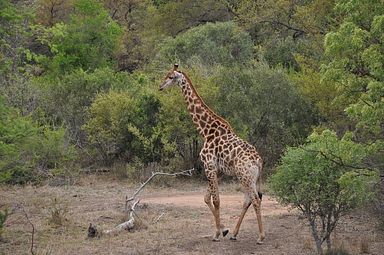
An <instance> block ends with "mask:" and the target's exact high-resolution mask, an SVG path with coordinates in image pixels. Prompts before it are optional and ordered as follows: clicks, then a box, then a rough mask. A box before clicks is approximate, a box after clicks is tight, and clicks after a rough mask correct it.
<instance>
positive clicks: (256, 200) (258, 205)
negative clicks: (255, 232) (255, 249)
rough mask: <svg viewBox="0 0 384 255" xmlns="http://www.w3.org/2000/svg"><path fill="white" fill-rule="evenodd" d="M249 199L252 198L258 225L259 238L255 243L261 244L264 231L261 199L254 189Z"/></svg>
mask: <svg viewBox="0 0 384 255" xmlns="http://www.w3.org/2000/svg"><path fill="white" fill-rule="evenodd" d="M251 200H252V205H253V208H254V209H255V213H256V218H257V224H258V227H259V238H258V239H257V243H258V244H262V243H263V240H264V238H265V232H264V227H263V222H262V219H261V199H260V197H259V194H258V192H257V191H256V189H255V190H254V192H253V193H252V197H251Z"/></svg>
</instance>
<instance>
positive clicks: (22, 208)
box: [20, 205, 35, 255]
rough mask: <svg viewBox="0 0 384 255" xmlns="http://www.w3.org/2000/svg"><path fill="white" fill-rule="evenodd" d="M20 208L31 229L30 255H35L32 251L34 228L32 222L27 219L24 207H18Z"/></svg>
mask: <svg viewBox="0 0 384 255" xmlns="http://www.w3.org/2000/svg"><path fill="white" fill-rule="evenodd" d="M20 207H21V210H22V211H23V213H24V215H25V218H26V219H27V221H28V223H29V224H30V225H31V227H32V233H31V249H30V251H31V254H32V255H35V252H34V251H33V247H34V237H35V226H34V225H33V223H32V221H31V220H30V219H29V217H28V214H27V212H26V211H25V209H24V206H22V205H21V206H20Z"/></svg>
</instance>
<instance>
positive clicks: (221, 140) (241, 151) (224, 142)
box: [201, 132, 262, 176]
mask: <svg viewBox="0 0 384 255" xmlns="http://www.w3.org/2000/svg"><path fill="white" fill-rule="evenodd" d="M202 154H203V155H201V156H202V160H203V162H204V159H208V160H209V159H210V160H212V161H215V163H216V164H217V167H218V170H219V171H220V172H222V173H224V174H226V175H231V176H239V173H238V171H247V170H246V169H247V168H252V167H255V166H256V167H258V168H259V171H261V168H262V159H261V157H260V155H259V154H258V153H257V151H256V148H255V147H254V146H252V145H250V144H249V143H247V142H245V141H244V140H242V139H241V138H240V137H238V136H237V135H236V134H234V133H232V132H230V133H228V134H225V135H222V136H219V137H215V138H214V139H212V140H211V141H206V144H205V145H204V148H203V150H202ZM205 155H211V157H206V156H205ZM248 171H252V170H251V169H249V170H248ZM242 174H244V173H242ZM250 174H251V173H250Z"/></svg>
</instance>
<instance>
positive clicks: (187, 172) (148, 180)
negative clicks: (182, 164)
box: [125, 168, 195, 211]
mask: <svg viewBox="0 0 384 255" xmlns="http://www.w3.org/2000/svg"><path fill="white" fill-rule="evenodd" d="M194 170H195V169H194V168H192V169H189V170H184V171H181V172H177V173H172V174H171V173H164V172H154V173H152V175H151V176H150V177H149V178H148V179H147V180H146V181H145V182H143V183H142V184H141V186H140V187H139V188H138V189H137V190H136V191H135V192H134V193H133V195H132V196H131V197H130V198H128V197H126V199H125V211H127V209H128V203H129V202H132V201H135V200H136V197H137V195H138V194H139V193H140V192H141V191H142V189H143V188H144V187H145V185H147V184H148V183H149V182H150V181H151V180H152V179H153V178H154V177H155V176H158V175H166V176H173V177H176V176H179V175H186V176H192V171H194Z"/></svg>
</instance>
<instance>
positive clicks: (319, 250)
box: [308, 218, 324, 255]
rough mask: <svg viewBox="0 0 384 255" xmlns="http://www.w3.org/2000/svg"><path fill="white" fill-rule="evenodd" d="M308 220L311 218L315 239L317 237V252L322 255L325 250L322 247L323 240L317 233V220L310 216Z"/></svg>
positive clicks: (310, 222)
mask: <svg viewBox="0 0 384 255" xmlns="http://www.w3.org/2000/svg"><path fill="white" fill-rule="evenodd" d="M308 220H309V224H310V225H311V230H312V236H313V239H315V243H316V249H317V253H318V254H320V255H323V254H324V251H323V247H321V240H320V238H319V235H318V233H317V225H316V220H315V219H312V218H309V219H308Z"/></svg>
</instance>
